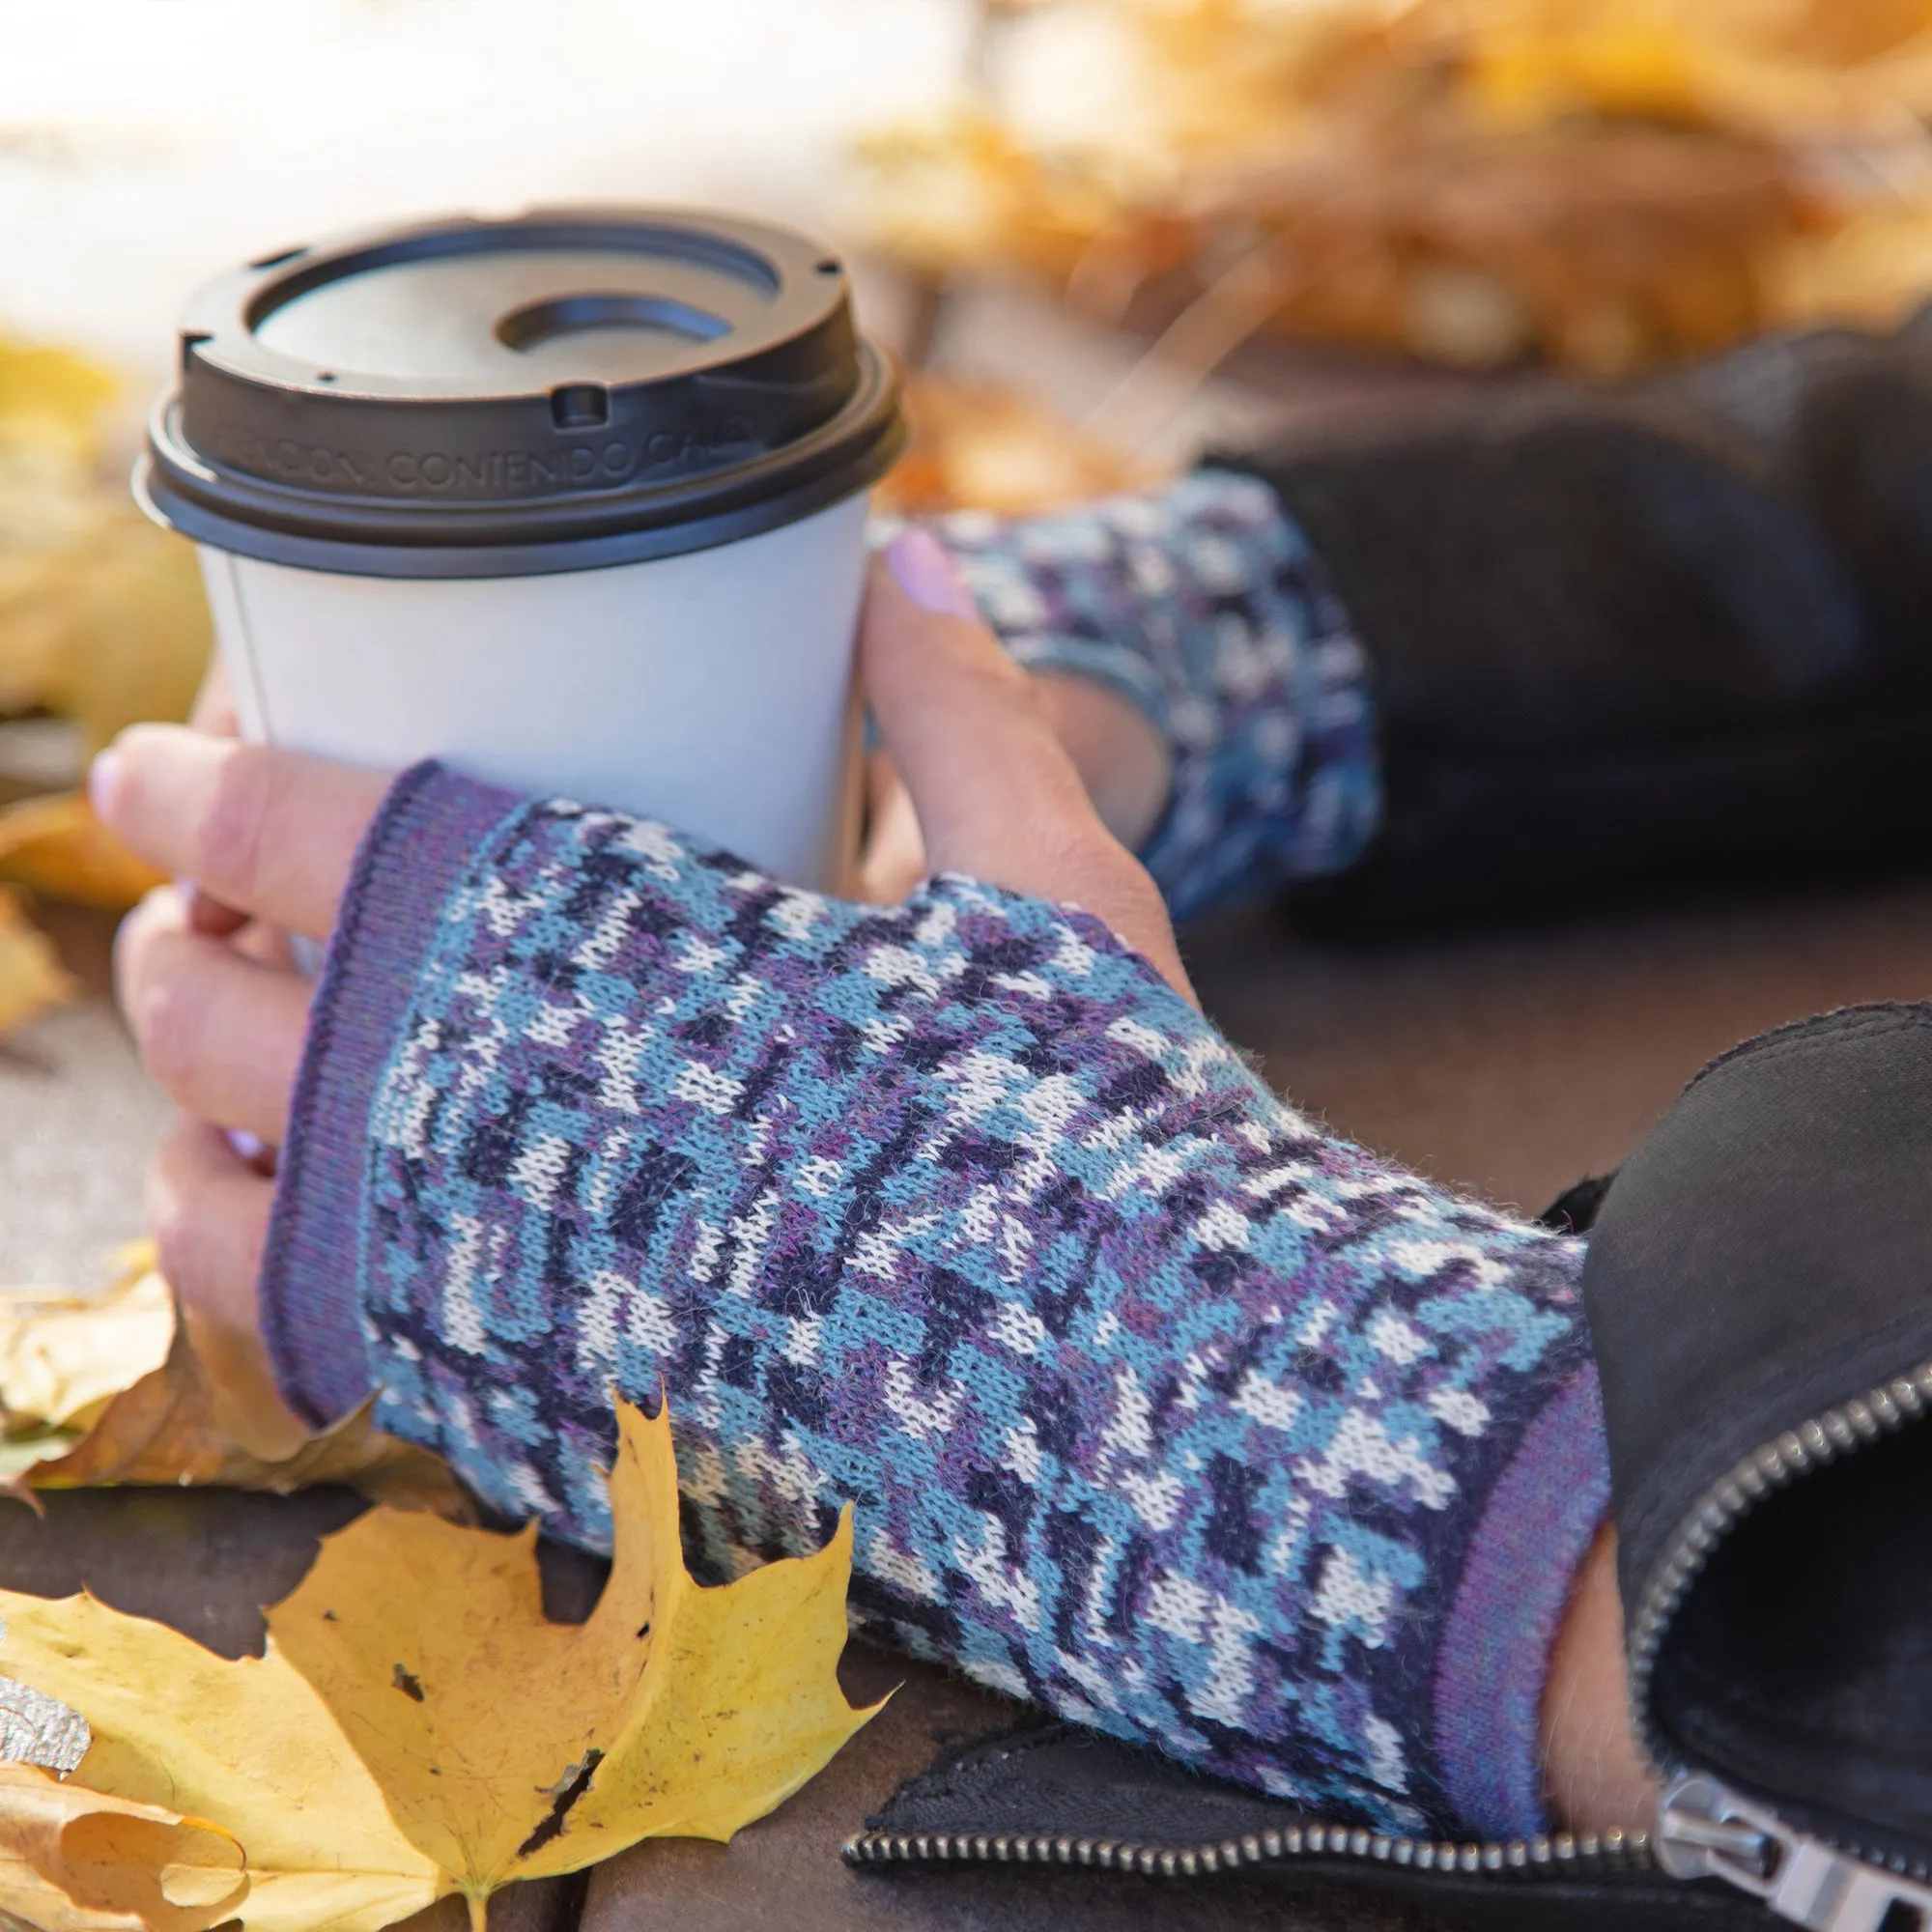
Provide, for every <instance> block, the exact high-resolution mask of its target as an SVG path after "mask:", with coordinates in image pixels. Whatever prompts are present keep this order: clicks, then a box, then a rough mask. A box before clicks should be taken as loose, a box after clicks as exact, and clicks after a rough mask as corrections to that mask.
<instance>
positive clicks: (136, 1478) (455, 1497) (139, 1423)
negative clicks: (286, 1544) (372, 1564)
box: [21, 1327, 475, 1522]
mask: <svg viewBox="0 0 1932 1932" xmlns="http://www.w3.org/2000/svg"><path fill="white" fill-rule="evenodd" d="M372 1404H373V1399H372V1402H371V1403H364V1404H363V1406H361V1407H360V1408H358V1409H356V1410H355V1412H354V1413H353V1414H350V1415H347V1416H344V1417H343V1419H342V1420H341V1421H340V1422H337V1423H334V1424H333V1425H331V1426H330V1427H329V1428H327V1429H325V1430H322V1431H320V1432H319V1433H318V1434H316V1435H310V1436H308V1437H306V1438H305V1439H304V1440H302V1441H301V1442H300V1443H299V1445H298V1447H296V1448H295V1450H294V1451H293V1452H292V1453H291V1454H289V1455H287V1456H284V1457H279V1458H272V1459H271V1458H268V1457H264V1456H261V1455H258V1454H256V1453H254V1452H253V1451H251V1450H249V1449H246V1448H244V1447H243V1446H242V1445H241V1442H240V1441H238V1440H237V1439H236V1435H235V1434H234V1433H233V1432H232V1431H231V1429H229V1428H226V1427H224V1426H223V1425H222V1422H221V1420H220V1419H219V1416H218V1410H217V1399H216V1396H215V1394H214V1391H213V1387H212V1385H211V1383H210V1381H209V1378H208V1377H207V1375H206V1374H205V1373H204V1371H203V1369H202V1366H201V1363H200V1361H199V1359H198V1358H197V1357H196V1355H195V1353H194V1350H193V1348H192V1346H191V1345H190V1343H189V1341H188V1338H187V1334H186V1331H185V1328H181V1327H177V1329H176V1332H175V1338H174V1343H173V1346H172V1347H171V1348H170V1350H169V1351H168V1358H167V1360H166V1361H165V1362H164V1363H163V1364H162V1365H161V1367H159V1368H158V1369H155V1370H153V1371H152V1372H150V1373H149V1374H147V1375H145V1376H143V1377H142V1378H141V1379H140V1380H139V1381H137V1382H136V1383H135V1384H134V1385H133V1386H132V1387H131V1388H129V1389H127V1390H125V1391H124V1392H123V1393H122V1394H120V1395H117V1396H115V1397H113V1398H112V1400H110V1401H109V1402H108V1404H107V1406H105V1407H104V1408H103V1409H102V1410H101V1412H100V1414H99V1418H98V1419H97V1420H96V1422H95V1424H94V1426H93V1427H92V1428H91V1429H90V1430H89V1431H88V1432H87V1434H86V1435H83V1436H82V1437H81V1439H80V1440H79V1441H78V1442H76V1443H75V1444H74V1445H73V1447H72V1448H71V1449H69V1450H68V1451H67V1452H66V1453H65V1454H64V1455H60V1456H56V1457H54V1458H52V1459H51V1460H48V1461H45V1462H42V1463H36V1464H35V1465H34V1466H33V1467H32V1468H31V1469H29V1470H28V1471H27V1472H26V1474H25V1476H24V1478H23V1479H21V1480H23V1481H24V1483H25V1484H26V1486H27V1487H28V1488H29V1489H35V1490H77V1489H90V1488H95V1487H99V1486H101V1485H105V1484H141V1483H147V1484H165V1485H176V1484H181V1485H187V1486H190V1487H217V1488H222V1489H231V1490H267V1491H269V1492H271V1493H273V1494H275V1495H283V1496H285V1495H290V1494H292V1493H293V1492H295V1491H297V1490H301V1489H308V1488H312V1487H314V1486H315V1485H317V1484H322V1483H342V1484H345V1485H347V1486H348V1487H349V1488H351V1489H354V1490H357V1491H359V1492H361V1493H362V1494H363V1495H365V1496H368V1497H370V1498H371V1499H372V1500H374V1501H377V1502H386V1503H391V1504H393V1505H394V1506H395V1507H397V1508H399V1509H410V1510H430V1511H433V1512H434V1513H435V1514H437V1515H438V1516H442V1517H447V1518H448V1519H449V1520H452V1521H454V1522H473V1521H474V1520H475V1505H474V1503H473V1502H472V1501H471V1500H470V1498H469V1493H468V1492H467V1491H465V1490H464V1488H463V1486H462V1485H461V1484H460V1483H459V1482H458V1481H457V1480H456V1477H455V1476H454V1474H452V1472H451V1470H450V1468H449V1465H448V1464H447V1463H445V1462H443V1460H442V1459H441V1458H440V1456H437V1455H434V1454H433V1453H432V1452H431V1451H429V1450H427V1449H420V1448H417V1447H416V1446H415V1445H414V1444H412V1443H408V1442H400V1441H398V1440H397V1439H396V1437H394V1436H393V1435H385V1434H384V1432H383V1431H382V1430H380V1429H378V1428H377V1427H376V1425H375V1423H374V1422H373V1421H371V1419H370V1410H371V1407H372ZM251 1433H252V1432H251ZM256 1439H260V1437H259V1435H258V1436H257V1438H256Z"/></svg>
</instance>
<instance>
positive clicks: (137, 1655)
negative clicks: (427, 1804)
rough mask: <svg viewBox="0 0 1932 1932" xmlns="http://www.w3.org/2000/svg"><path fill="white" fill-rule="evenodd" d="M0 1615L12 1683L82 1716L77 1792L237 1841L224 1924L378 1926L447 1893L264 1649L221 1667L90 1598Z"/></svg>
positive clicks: (325, 1719) (8, 1605) (268, 1929)
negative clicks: (238, 1893)
mask: <svg viewBox="0 0 1932 1932" xmlns="http://www.w3.org/2000/svg"><path fill="white" fill-rule="evenodd" d="M413 1580H414V1579H412V1581H413ZM0 1617H4V1618H5V1620H6V1626H7V1630H6V1637H5V1640H4V1643H0V1656H4V1658H5V1660H6V1662H5V1667H6V1669H7V1671H8V1673H9V1674H10V1675H12V1676H14V1677H17V1678H19V1679H20V1680H22V1681H24V1682H27V1683H31V1684H32V1685H33V1686H34V1688H35V1689H36V1690H42V1691H44V1692H45V1693H46V1694H47V1695H48V1696H50V1697H58V1698H59V1699H60V1700H61V1702H63V1703H64V1704H68V1705H71V1706H72V1708H73V1709H75V1710H77V1711H79V1712H80V1713H81V1715H82V1716H83V1717H85V1718H86V1719H87V1721H88V1724H89V1726H90V1728H91V1729H92V1731H93V1734H94V1742H93V1744H92V1745H91V1746H90V1747H89V1748H88V1752H87V1755H86V1756H85V1757H84V1758H83V1759H82V1760H81V1762H80V1768H79V1771H78V1773H77V1776H79V1778H80V1779H81V1781H82V1782H83V1783H84V1784H86V1785H88V1786H89V1787H91V1788H92V1789H94V1790H97V1791H104V1792H107V1793H109V1794H111V1795H112V1796H114V1797H118V1798H127V1799H131V1800H133V1801H135V1802H136V1803H139V1804H171V1805H175V1806H179V1807H181V1808H182V1809H184V1810H186V1811H190V1812H192V1813H193V1814H194V1815H195V1816H197V1817H201V1818H211V1819H213V1820H215V1821H217V1822H218V1823H219V1824H220V1825H221V1826H222V1828H223V1829H225V1830H227V1831H229V1832H231V1833H234V1835H235V1836H236V1837H237V1838H238V1839H239V1840H240V1841H241V1846H242V1849H243V1851H244V1852H245V1853H246V1856H247V1870H248V1895H247V1897H246V1898H245V1899H243V1900H242V1901H241V1905H240V1906H239V1908H238V1909H237V1910H236V1912H235V1913H234V1914H232V1915H230V1916H233V1917H236V1918H240V1919H241V1921H242V1922H243V1924H245V1925H248V1926H250V1927H254V1928H258V1932H313V1928H315V1927H317V1926H325V1925H326V1926H329V1927H332V1928H336V1932H381V1928H382V1927H383V1926H385V1925H389V1924H393V1923H394V1922H395V1921H396V1920H397V1919H399V1918H407V1917H408V1916H409V1915H410V1914H411V1913H412V1912H416V1911H420V1910H421V1908H422V1907H423V1906H425V1905H428V1904H430V1903H431V1902H432V1900H434V1899H435V1898H436V1897H437V1895H438V1893H439V1892H440V1890H442V1889H446V1888H445V1887H444V1886H443V1884H442V1882H441V1881H440V1877H439V1875H438V1873H437V1870H436V1867H435V1866H434V1865H433V1864H432V1863H431V1862H430V1861H429V1860H428V1859H426V1858H425V1857H424V1856H423V1855H422V1854H421V1853H420V1852H419V1851H417V1850H416V1849H415V1848H414V1847H413V1846H412V1845H411V1844H410V1843H409V1842H408V1841H407V1840H406V1839H405V1838H404V1837H403V1836H402V1834H401V1833H399V1832H398V1831H397V1830H396V1826H395V1823H394V1821H393V1820H392V1819H391V1818H390V1816H389V1813H388V1810H387V1808H386V1807H385V1806H384V1803H383V1798H382V1794H381V1792H380V1791H378V1790H377V1788H376V1784H375V1781H374V1779H372V1778H371V1777H370V1776H369V1774H368V1772H367V1771H366V1770H365V1769H364V1768H363V1766H362V1763H361V1760H360V1759H359V1758H357V1756H356V1755H355V1750H354V1749H353V1748H352V1747H351V1746H350V1744H349V1741H348V1739H347V1738H345V1737H344V1736H343V1734H342V1729H341V1726H340V1725H338V1724H337V1723H336V1722H335V1720H334V1719H333V1718H331V1717H330V1716H329V1714H328V1709H327V1705H325V1704H324V1703H323V1701H322V1699H321V1697H320V1696H318V1695H317V1693H316V1691H315V1690H313V1689H312V1688H311V1686H310V1685H309V1684H308V1682H307V1680H306V1679H304V1678H303V1676H302V1675H301V1673H300V1672H299V1671H298V1670H297V1669H296V1668H295V1666H294V1665H293V1664H292V1663H290V1662H289V1661H288V1659H287V1658H286V1657H284V1656H283V1655H282V1654H281V1653H280V1652H279V1651H278V1650H277V1649H276V1648H275V1647H274V1646H273V1645H272V1644H270V1647H269V1649H268V1652H267V1654H266V1655H265V1656H262V1657H242V1658H225V1657H217V1656H215V1655H214V1653H213V1651H208V1650H204V1649H203V1648H202V1647H201V1645H200V1644H198V1643H196V1642H195V1641H194V1640H193V1639H192V1638H191V1637H185V1636H183V1635H182V1634H180V1633H179V1632H178V1631H172V1630H170V1629H168V1627H167V1626H166V1625H165V1624H157V1623H151V1622H149V1621H148V1620H147V1619H146V1618H144V1617H130V1616H124V1615H122V1613H121V1612H120V1611H118V1610H110V1609H109V1608H107V1606H106V1605H103V1604H99V1603H96V1602H95V1600H94V1599H93V1598H92V1597H88V1596H79V1597H68V1598H66V1599H63V1600H61V1601H58V1602H55V1601H49V1600H47V1599H45V1598H41V1597H28V1596H20V1595H16V1594H14V1592H12V1591H0Z"/></svg>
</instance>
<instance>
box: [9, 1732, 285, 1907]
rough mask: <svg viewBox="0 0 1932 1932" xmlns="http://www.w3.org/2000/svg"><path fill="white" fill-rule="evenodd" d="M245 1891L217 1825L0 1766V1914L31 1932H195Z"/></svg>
mask: <svg viewBox="0 0 1932 1932" xmlns="http://www.w3.org/2000/svg"><path fill="white" fill-rule="evenodd" d="M247 1887H248V1880H247V1877H246V1875H245V1873H244V1872H243V1870H242V1853H241V1846H240V1845H238V1844H237V1843H236V1842H235V1840H234V1838H233V1837H231V1836H230V1835H229V1834H228V1833H226V1832H224V1831H222V1830H221V1828H220V1827H219V1826H217V1825H211V1824H208V1823H207V1822H206V1821H205V1820H202V1819H199V1818H184V1817H183V1816H182V1815H181V1814H180V1813H179V1812H176V1811H170V1810H168V1809H166V1808H164V1807H163V1806H160V1805H156V1804H131V1803H129V1802H128V1800H127V1799H125V1798H111V1797H108V1796H107V1795H106V1794H105V1793H102V1792H99V1791H90V1790H88V1789H87V1788H86V1787H85V1786H83V1785H80V1784H70V1783H63V1782H62V1781H61V1780H60V1779H58V1778H55V1777H52V1776H49V1775H48V1774H47V1773H46V1772H44V1771H41V1770H39V1769H38V1768H36V1767H35V1766H33V1765H26V1764H0V1913H4V1914H7V1915H9V1916H11V1917H12V1918H14V1919H17V1920H24V1921H25V1922H26V1923H27V1924H29V1925H32V1926H36V1927H38V1928H39V1932H204V1928H205V1927H207V1926H210V1925H213V1924H215V1923H217V1922H218V1921H220V1920H222V1919H225V1918H233V1917H234V1915H235V1912H236V1909H237V1908H238V1907H239V1906H240V1904H241V1899H242V1896H243V1895H244V1894H245V1892H246V1890H247Z"/></svg>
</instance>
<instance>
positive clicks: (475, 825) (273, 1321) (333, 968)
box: [261, 764, 526, 1427]
mask: <svg viewBox="0 0 1932 1932" xmlns="http://www.w3.org/2000/svg"><path fill="white" fill-rule="evenodd" d="M525 803H526V801H525V800H523V799H519V798H517V797H515V796H513V795H512V794H511V793H509V792H505V791H498V790H497V789H495V788H494V787H493V786H489V785H480V784H475V783H472V782H471V781H469V780H468V779H462V778H458V777H457V776H456V775H455V774H454V773H453V772H449V771H445V770H444V769H443V767H442V766H440V765H438V764H421V765H412V767H411V768H410V769H409V770H408V771H406V772H405V773H403V775H402V776H401V777H400V778H399V779H397V781H395V783H394V784H393V785H391V786H390V787H389V792H388V796H387V797H386V798H384V801H383V804H382V808H381V809H380V810H378V812H377V813H376V816H375V818H374V819H373V820H372V821H371V822H370V825H369V830H368V831H367V833H365V834H364V836H363V839H362V848H361V850H360V851H359V852H358V853H357V854H356V856H355V871H354V872H353V873H352V874H351V875H350V880H349V889H348V891H347V892H346V893H345V894H344V895H343V900H342V914H341V917H340V919H339V920H338V921H337V923H336V928H335V933H334V936H333V937H332V938H331V939H330V941H329V945H328V955H327V960H326V962H325V963H324V966H323V971H322V978H321V980H320V981H319V983H318V984H317V987H316V994H315V1001H314V1004H313V1005H312V1007H311V1008H310V1010H309V1023H308V1040H307V1043H306V1045H305V1046H304V1047H303V1049H302V1064H301V1069H300V1071H299V1072H298V1074H297V1076H296V1091H295V1099H294V1104H293V1107H292V1109H291V1117H290V1127H289V1137H288V1141H287V1143H286V1145H285V1146H284V1147H283V1149H282V1152H281V1162H280V1168H279V1174H278V1179H277V1180H276V1185H275V1205H274V1212H273V1214H272V1215H271V1216H270V1222H269V1240H268V1247H267V1250H266V1252H265V1254H264V1256H263V1261H262V1281H261V1305H262V1332H263V1335H264V1337H265V1338H266V1340H267V1342H268V1345H269V1358H270V1362H271V1363H272V1364H273V1365H274V1371H275V1379H276V1381H277V1382H278V1383H279V1384H280V1385H281V1390H282V1395H283V1397H284V1399H285V1400H286V1401H287V1402H288V1403H289V1405H290V1406H291V1407H293V1408H294V1409H295V1410H296V1411H297V1413H298V1414H299V1415H302V1416H304V1417H305V1418H306V1419H307V1420H308V1421H309V1422H310V1423H312V1424H314V1425H316V1426H317V1427H321V1426H322V1425H324V1424H327V1423H330V1422H333V1421H334V1420H335V1419H336V1418H337V1417H338V1416H341V1415H345V1414H347V1413H348V1411H349V1410H350V1409H352V1408H354V1407H355V1406H356V1404H357V1403H359V1402H361V1401H362V1399H363V1398H364V1397H365V1396H367V1395H368V1393H369V1389H370V1379H369V1365H368V1360H367V1356H366V1353H365V1350H364V1348H363V1342H362V1323H361V1319H360V1315H359V1312H358V1310H357V1307H356V1271H357V1256H358V1254H359V1252H360V1241H359V1234H360V1228H361V1196H362V1163H363V1158H364V1155H365V1153H366V1152H367V1149H368V1142H369V1110H370V1106H371V1104H372V1103H373V1101H374V1099H375V1094H376V1087H377V1083H378V1082H379V1081H380V1080H381V1079H382V1077H383V1073H384V1068H385V1067H386V1066H387V1065H388V1064H389V1057H390V1055H391V1054H392V1053H393V1052H394V1051H395V1048H396V1045H397V1042H398V1040H399V1038H400V1037H401V1034H402V1029H403V1026H404V1024H405V1022H406V1021H407V1019H408V1015H409V1009H410V1003H411V999H412V995H413V994H414V991H415V984H416V976H417V974H418V973H419V971H420V970H421V967H422V962H423V958H424V956H425V954H426V953H427V952H428V951H429V945H430V941H431V938H432V936H433V934H434V932H435V930H436V926H437V923H438V921H439V920H440V918H441V916H442V908H443V902H444V901H445V900H446V899H447V897H448V896H449V894H450V893H451V891H452V890H453V889H454V888H455V886H456V885H457V883H458V882H459V881H460V880H461V879H462V877H463V876H464V874H465V872H467V871H468V869H469V862H470V859H471V856H472V855H473V854H474V853H475V851H476V849H477V847H478V846H479V845H480V844H481V843H482V842H483V840H484V839H485V838H487V837H488V836H489V834H490V833H491V831H492V830H493V829H494V828H495V827H496V826H497V825H498V824H500V823H501V822H502V820H503V819H504V818H505V817H507V816H508V815H509V814H510V813H511V812H512V811H515V810H519V809H520V808H521V807H522V806H523V805H524V804H525Z"/></svg>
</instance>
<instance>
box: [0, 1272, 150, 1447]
mask: <svg viewBox="0 0 1932 1932" xmlns="http://www.w3.org/2000/svg"><path fill="white" fill-rule="evenodd" d="M174 1331H175V1304H174V1297H173V1295H171V1294H170V1293H168V1287H167V1284H166V1283H165V1282H164V1281H162V1280H161V1278H160V1276H159V1275H156V1274H149V1273H144V1272H141V1271H139V1270H134V1271H130V1272H128V1273H127V1274H126V1275H124V1276H123V1278H122V1279H121V1280H120V1281H118V1282H117V1283H116V1284H115V1285H114V1286H113V1287H112V1288H110V1289H109V1290H108V1291H107V1292H106V1293H104V1294H95V1295H84V1294H44V1293H35V1292H34V1291H32V1290H22V1291H15V1292H14V1293H0V1429H4V1431H5V1432H6V1434H8V1435H17V1434H19V1433H21V1432H22V1431H26V1430H34V1431H42V1430H48V1429H56V1430H58V1429H76V1430H78V1429H85V1428H87V1427H88V1426H89V1425H90V1424H91V1423H93V1422H94V1421H95V1420H96V1419H97V1418H98V1417H99V1415H100V1414H101V1412H102V1411H103V1409H105V1407H106V1406H107V1405H108V1402H109V1399H110V1398H111V1397H114V1396H117V1395H119V1394H120V1393H121V1392H122V1391H123V1390H125V1389H128V1388H131V1387H132V1386H133V1384H134V1383H135V1382H137V1381H139V1380H140V1378H142V1377H143V1376H145V1375H148V1374H149V1373H150V1372H151V1371H153V1370H155V1369H156V1368H158V1367H159V1366H160V1365H161V1363H162V1362H163V1361H165V1360H166V1359H167V1353H168V1345H169V1342H170V1341H171V1340H172V1339H173V1336H174Z"/></svg>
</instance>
